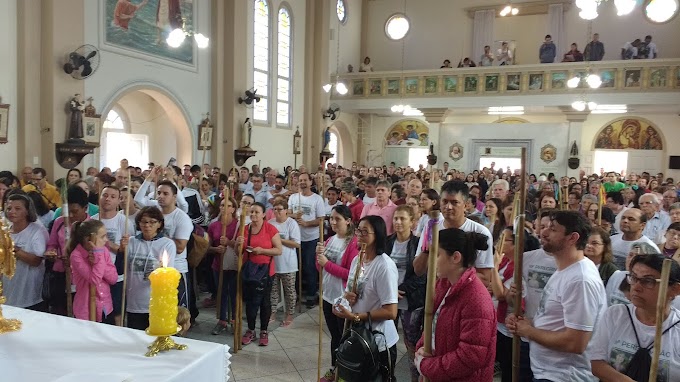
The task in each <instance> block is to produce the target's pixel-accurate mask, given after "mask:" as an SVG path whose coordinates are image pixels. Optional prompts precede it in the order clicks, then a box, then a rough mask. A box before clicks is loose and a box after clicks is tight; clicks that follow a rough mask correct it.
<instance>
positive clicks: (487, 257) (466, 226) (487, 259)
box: [416, 215, 494, 269]
mask: <svg viewBox="0 0 680 382" xmlns="http://www.w3.org/2000/svg"><path fill="white" fill-rule="evenodd" d="M458 228H459V229H461V230H463V231H465V232H477V233H481V234H484V235H486V237H487V244H488V245H489V248H487V249H486V250H485V251H477V260H476V261H475V268H477V269H485V268H493V267H494V265H493V238H492V236H491V232H489V229H488V228H486V227H484V226H483V225H481V224H479V223H476V222H474V221H472V220H470V219H465V223H463V225H461V226H460V227H458ZM443 229H445V228H444V216H443V215H440V216H439V230H443ZM425 240H429V238H427V239H426V238H425V235H421V236H420V240H419V241H418V250H417V251H416V257H418V256H419V255H420V251H421V249H422V248H423V244H424V243H425Z"/></svg>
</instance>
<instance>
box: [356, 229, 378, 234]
mask: <svg viewBox="0 0 680 382" xmlns="http://www.w3.org/2000/svg"><path fill="white" fill-rule="evenodd" d="M355 232H356V233H357V236H368V235H370V234H372V233H374V232H371V231H369V230H367V229H365V228H364V229H357V230H356V231H355Z"/></svg>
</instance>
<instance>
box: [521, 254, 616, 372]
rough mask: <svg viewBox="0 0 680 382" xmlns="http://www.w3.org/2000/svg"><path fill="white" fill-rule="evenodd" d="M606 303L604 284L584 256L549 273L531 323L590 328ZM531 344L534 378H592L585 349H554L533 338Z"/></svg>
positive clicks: (556, 327) (547, 327) (550, 327)
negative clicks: (562, 350)
mask: <svg viewBox="0 0 680 382" xmlns="http://www.w3.org/2000/svg"><path fill="white" fill-rule="evenodd" d="M606 304H607V302H606V297H605V291H604V284H603V283H602V279H601V278H600V274H599V273H598V272H597V267H595V264H593V262H592V261H590V260H589V259H587V258H584V259H582V260H580V261H578V262H576V263H574V264H572V265H570V266H568V267H567V268H565V269H562V270H557V271H555V273H554V274H553V275H552V277H550V279H549V280H548V283H547V284H546V285H545V289H544V290H543V296H542V297H541V302H540V305H539V307H538V311H537V312H536V315H535V316H534V326H535V327H536V328H538V329H542V330H548V331H558V330H564V329H566V328H570V329H575V330H581V331H588V332H592V331H593V329H594V328H595V325H596V324H597V322H598V320H599V318H600V317H601V315H602V313H603V312H604V309H605V308H606ZM530 344H531V371H532V372H533V373H534V378H536V379H547V380H549V381H592V380H594V376H593V374H592V373H591V368H590V360H588V357H586V355H585V354H586V353H583V354H573V353H566V352H561V351H556V350H552V349H548V348H547V347H544V346H542V345H540V344H538V343H537V342H534V341H531V343H530Z"/></svg>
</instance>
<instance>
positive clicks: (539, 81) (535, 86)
mask: <svg viewBox="0 0 680 382" xmlns="http://www.w3.org/2000/svg"><path fill="white" fill-rule="evenodd" d="M529 90H543V73H530V74H529Z"/></svg>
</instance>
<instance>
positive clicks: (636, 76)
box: [623, 69, 642, 88]
mask: <svg viewBox="0 0 680 382" xmlns="http://www.w3.org/2000/svg"><path fill="white" fill-rule="evenodd" d="M641 77H642V71H641V70H640V69H626V70H624V72H623V87H625V88H639V87H640V79H641Z"/></svg>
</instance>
